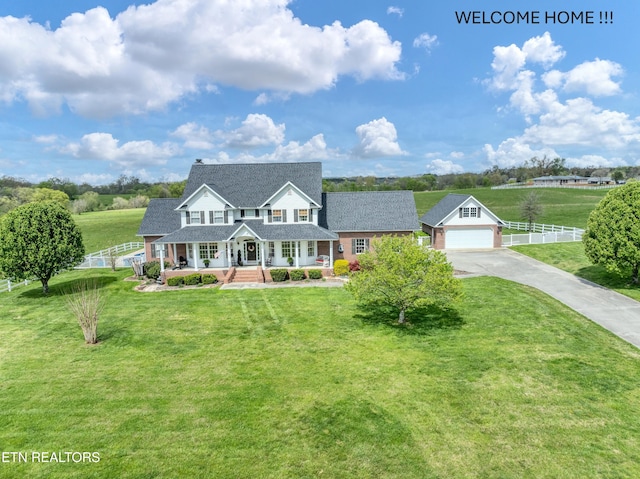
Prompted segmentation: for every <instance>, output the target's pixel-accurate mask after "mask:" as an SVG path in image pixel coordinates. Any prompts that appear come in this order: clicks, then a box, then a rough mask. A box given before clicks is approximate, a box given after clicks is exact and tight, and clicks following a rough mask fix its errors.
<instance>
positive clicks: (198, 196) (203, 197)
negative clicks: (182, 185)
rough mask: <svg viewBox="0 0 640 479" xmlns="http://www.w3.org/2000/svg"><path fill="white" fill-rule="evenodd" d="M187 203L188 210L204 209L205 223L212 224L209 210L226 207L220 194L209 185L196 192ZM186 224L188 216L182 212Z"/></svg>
mask: <svg viewBox="0 0 640 479" xmlns="http://www.w3.org/2000/svg"><path fill="white" fill-rule="evenodd" d="M187 204H188V208H187V210H188V211H189V212H190V213H194V212H199V211H204V224H210V221H209V211H223V210H224V207H225V203H224V202H223V201H221V199H220V198H219V197H218V195H217V194H215V193H213V192H212V191H211V190H209V188H207V187H203V188H201V189H200V191H199V192H197V193H195V194H194V195H193V197H192V198H191V199H190V200H189V201H188V203H187ZM191 224H193V223H191ZM185 226H187V217H186V215H185V214H182V227H185Z"/></svg>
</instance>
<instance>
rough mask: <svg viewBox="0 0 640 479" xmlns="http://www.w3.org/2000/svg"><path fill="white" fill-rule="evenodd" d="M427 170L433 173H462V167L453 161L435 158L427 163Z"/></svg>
mask: <svg viewBox="0 0 640 479" xmlns="http://www.w3.org/2000/svg"><path fill="white" fill-rule="evenodd" d="M426 168H427V172H428V173H433V174H435V175H449V174H452V173H462V172H464V168H463V167H462V166H460V165H458V164H456V163H454V162H453V161H449V160H441V159H436V160H433V161H431V162H430V163H427V166H426Z"/></svg>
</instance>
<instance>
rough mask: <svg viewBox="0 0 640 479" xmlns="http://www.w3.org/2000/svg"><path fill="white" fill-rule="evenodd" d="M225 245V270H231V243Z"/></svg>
mask: <svg viewBox="0 0 640 479" xmlns="http://www.w3.org/2000/svg"><path fill="white" fill-rule="evenodd" d="M225 244H226V245H227V268H231V249H232V246H231V241H227V242H226V243H225Z"/></svg>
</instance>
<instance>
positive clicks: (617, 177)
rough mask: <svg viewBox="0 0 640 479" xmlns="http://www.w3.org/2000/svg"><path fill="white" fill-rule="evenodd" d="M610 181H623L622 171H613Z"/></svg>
mask: <svg viewBox="0 0 640 479" xmlns="http://www.w3.org/2000/svg"><path fill="white" fill-rule="evenodd" d="M611 179H612V180H613V181H615V182H616V183H620V182H622V180H624V171H622V170H616V171H614V172H613V173H611Z"/></svg>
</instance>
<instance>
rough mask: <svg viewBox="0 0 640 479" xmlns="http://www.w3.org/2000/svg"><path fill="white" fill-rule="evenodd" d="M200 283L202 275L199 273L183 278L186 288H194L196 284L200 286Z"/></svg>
mask: <svg viewBox="0 0 640 479" xmlns="http://www.w3.org/2000/svg"><path fill="white" fill-rule="evenodd" d="M201 281H202V275H201V274H200V273H193V274H188V275H187V276H185V277H184V284H186V285H188V286H194V285H196V284H200V282H201Z"/></svg>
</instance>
